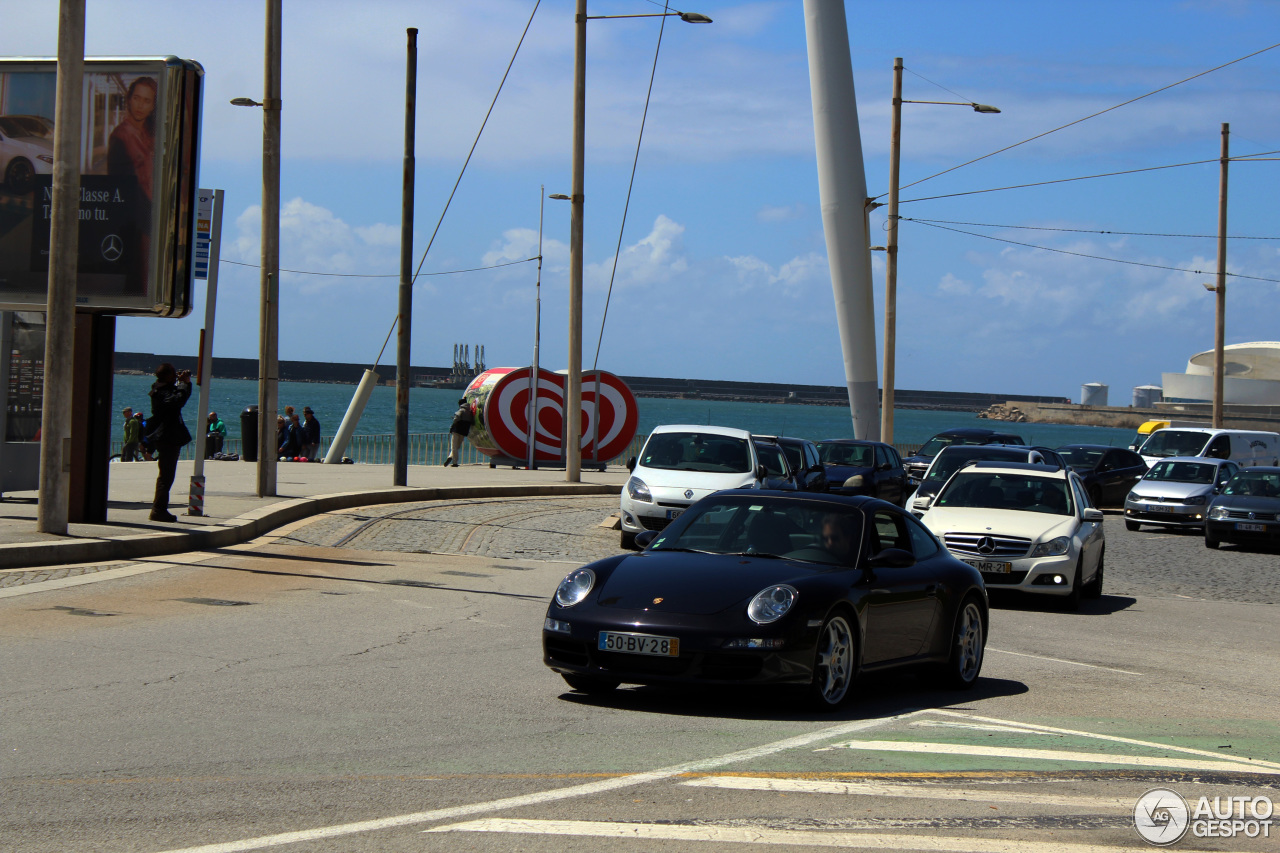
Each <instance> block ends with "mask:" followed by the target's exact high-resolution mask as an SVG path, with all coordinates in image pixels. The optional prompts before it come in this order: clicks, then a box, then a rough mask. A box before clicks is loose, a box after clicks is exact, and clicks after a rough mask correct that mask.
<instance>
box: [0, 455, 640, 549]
mask: <svg viewBox="0 0 1280 853" xmlns="http://www.w3.org/2000/svg"><path fill="white" fill-rule="evenodd" d="M257 467H258V466H257V465H255V464H253V463H249V462H222V461H215V460H209V461H208V462H206V463H205V469H204V473H205V498H204V515H201V516H192V515H187V514H186V512H187V510H186V505H187V493H188V490H189V486H190V478H191V469H192V463H191V462H182V463H180V464H179V465H178V477H177V479H176V480H175V481H174V484H173V490H172V491H171V492H170V496H169V511H170V512H172V513H173V514H174V515H176V516H177V517H178V521H177V522H176V523H173V524H166V523H163V522H155V521H151V520H149V519H148V517H147V516H148V515H149V514H150V512H151V497H152V495H153V494H154V492H155V482H156V465H155V463H154V462H112V463H111V466H110V478H111V479H110V487H109V491H108V506H107V522H106V523H105V524H72V525H70V526H69V529H68V535H66V536H55V535H52V534H48V533H40V532H38V531H37V530H36V504H37V493H36V492H9V493H6V494H5V496H4V498H3V500H0V569H14V568H26V567H32V566H51V565H61V564H66V563H90V562H101V561H107V560H130V559H138V558H142V557H154V556H158V555H163V554H177V553H182V552H185V551H193V550H200V549H206V548H225V547H227V546H229V545H235V544H239V543H242V542H247V541H249V540H250V539H254V538H256V537H258V536H261V535H263V534H264V533H267V532H268V531H270V530H273V529H275V528H277V527H280V526H282V525H285V524H289V523H291V522H294V521H297V520H298V519H301V518H306V517H308V516H312V515H318V514H320V513H324V512H330V511H332V510H337V509H346V508H349V507H355V506H367V505H371V504H383V503H398V502H407V501H428V500H446V499H448V500H456V499H458V498H468V497H503V496H512V497H515V496H520V497H525V496H531V495H556V494H618V493H619V492H620V491H621V489H622V486H623V484H624V483H626V480H627V471H626V469H625V468H621V467H617V466H614V467H612V468H610V469H608V470H607V471H605V472H603V473H601V472H599V471H594V470H593V471H587V470H584V471H583V472H582V482H581V483H567V482H565V472H564V470H563V469H540V470H536V471H526V470H524V469H512V468H502V467H499V468H490V467H489V466H488V465H463V466H460V467H458V468H445V467H443V466H422V465H410V466H409V476H408V480H409V485H408V486H400V487H397V486H393V485H391V482H392V466H390V465H324V464H321V463H298V462H281V463H278V467H277V475H276V496H274V497H258V496H257Z"/></svg>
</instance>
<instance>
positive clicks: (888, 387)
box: [880, 56, 902, 444]
mask: <svg viewBox="0 0 1280 853" xmlns="http://www.w3.org/2000/svg"><path fill="white" fill-rule="evenodd" d="M901 159H902V57H901V56H899V57H896V58H895V59H894V60H893V128H892V130H891V131H890V134H889V221H888V226H889V233H888V234H887V235H886V239H885V244H884V375H883V378H882V379H881V385H880V388H881V392H880V393H881V397H880V440H881V441H884V442H888V443H889V444H893V405H894V399H893V392H894V383H895V382H896V381H897V376H896V375H895V364H894V360H895V358H896V353H897V345H898V164H899V162H900V161H901Z"/></svg>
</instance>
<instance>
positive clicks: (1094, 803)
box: [681, 776, 1133, 812]
mask: <svg viewBox="0 0 1280 853" xmlns="http://www.w3.org/2000/svg"><path fill="white" fill-rule="evenodd" d="M681 784H684V785H689V786H692V787H695V788H728V789H731V790H735V791H778V792H780V793H788V794H790V793H795V794H847V795H854V796H859V797H904V798H907V799H913V800H974V801H976V802H979V803H1027V804H1029V805H1035V806H1063V807H1065V808H1078V809H1119V810H1120V811H1122V812H1129V811H1133V799H1132V798H1129V799H1117V798H1115V797H1068V796H1057V795H1055V794H1044V793H1030V792H1025V791H1008V790H1005V789H1004V788H1003V787H998V786H996V785H992V786H991V787H989V788H981V789H979V788H954V787H951V786H949V785H938V784H922V785H906V784H903V783H900V782H862V781H856V782H844V781H839V780H836V779H776V778H771V777H768V776H705V777H703V778H701V779H690V780H689V781H688V782H683V783H681ZM1004 784H1005V783H1004V781H1003V780H1002V781H1001V782H1000V785H1004Z"/></svg>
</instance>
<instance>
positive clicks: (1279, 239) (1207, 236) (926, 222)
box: [898, 216, 1280, 242]
mask: <svg viewBox="0 0 1280 853" xmlns="http://www.w3.org/2000/svg"><path fill="white" fill-rule="evenodd" d="M898 219H899V220H900V221H902V222H918V223H920V224H921V225H967V226H969V227H971V228H1008V229H1010V230H1014V229H1016V230H1019V231H1064V232H1068V233H1072V234H1106V235H1112V236H1117V237H1182V238H1188V239H1196V240H1199V239H1205V240H1216V239H1218V235H1217V234H1162V233H1160V232H1157V231H1110V230H1105V229H1098V228H1051V227H1049V226H1047V225H998V224H996V223H994V222H957V221H955V220H951V219H916V218H913V217H910V216H900V217H898ZM1227 239H1228V240H1269V241H1276V242H1280V237H1249V236H1245V235H1243V234H1228V235H1227Z"/></svg>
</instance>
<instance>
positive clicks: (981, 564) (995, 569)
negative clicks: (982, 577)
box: [965, 560, 1013, 575]
mask: <svg viewBox="0 0 1280 853" xmlns="http://www.w3.org/2000/svg"><path fill="white" fill-rule="evenodd" d="M965 562H966V563H968V564H969V565H971V566H973V567H974V568H975V569H977V570H978V571H980V572H985V573H987V574H993V575H1007V574H1009V573H1010V572H1012V571H1013V563H995V562H992V561H990V560H965Z"/></svg>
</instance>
